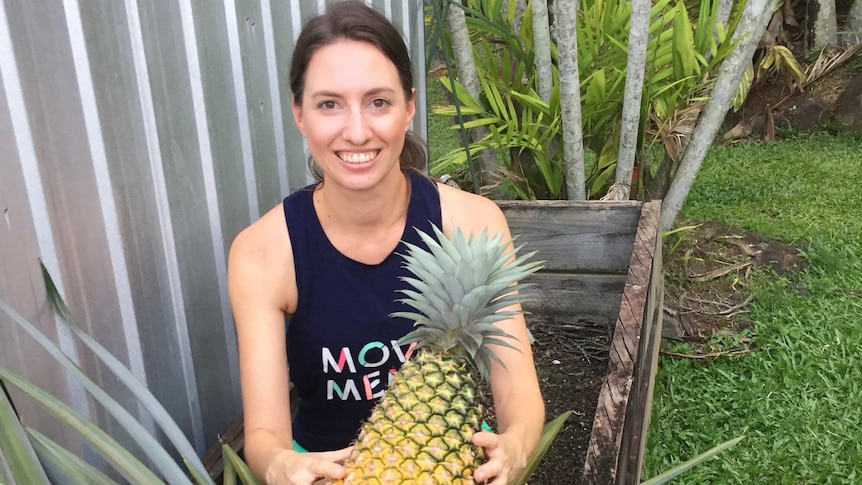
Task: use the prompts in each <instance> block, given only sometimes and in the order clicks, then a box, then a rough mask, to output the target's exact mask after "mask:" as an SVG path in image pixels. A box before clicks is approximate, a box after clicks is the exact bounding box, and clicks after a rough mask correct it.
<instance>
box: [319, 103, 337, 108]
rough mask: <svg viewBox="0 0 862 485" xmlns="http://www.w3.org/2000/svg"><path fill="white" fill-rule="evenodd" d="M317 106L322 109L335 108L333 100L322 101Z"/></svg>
mask: <svg viewBox="0 0 862 485" xmlns="http://www.w3.org/2000/svg"><path fill="white" fill-rule="evenodd" d="M319 106H320V107H321V108H323V109H335V101H324V102H322V103H320V105H319Z"/></svg>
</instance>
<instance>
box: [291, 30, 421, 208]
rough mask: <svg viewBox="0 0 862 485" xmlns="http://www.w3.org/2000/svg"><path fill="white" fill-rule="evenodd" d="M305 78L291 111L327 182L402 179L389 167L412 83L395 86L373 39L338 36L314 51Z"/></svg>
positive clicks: (355, 184)
mask: <svg viewBox="0 0 862 485" xmlns="http://www.w3.org/2000/svg"><path fill="white" fill-rule="evenodd" d="M305 83H306V85H307V86H309V88H306V89H304V90H303V94H302V98H301V99H297V98H294V101H293V116H294V119H295V120H296V125H297V126H298V127H299V130H300V132H301V133H302V135H303V136H304V137H305V139H306V140H308V146H309V149H310V151H311V157H312V159H313V160H314V162H315V163H316V164H317V165H318V166H319V167H320V169H321V170H322V171H323V172H324V173H326V175H327V177H326V183H334V184H340V185H343V186H345V187H348V188H351V189H354V190H361V189H367V188H372V187H375V186H377V185H378V184H379V183H380V182H381V180H382V179H383V178H385V177H390V178H394V179H398V180H399V181H401V182H404V180H405V179H404V177H403V176H401V175H400V173H399V171H396V170H392V167H393V166H398V165H399V160H400V155H401V151H402V148H403V147H404V139H405V133H406V132H407V130H408V129H409V128H410V123H411V122H412V121H413V115H414V114H415V113H416V105H415V104H414V93H413V90H412V88H411V90H410V91H407V92H406V93H405V92H404V91H402V90H401V89H400V88H399V77H398V71H397V70H396V69H395V65H394V64H393V63H391V62H387V59H386V56H384V55H383V53H382V52H381V51H380V50H379V49H378V48H377V47H375V46H374V45H372V44H369V43H367V42H361V41H354V40H343V41H338V42H336V43H333V44H330V45H327V46H325V47H321V48H320V49H319V50H318V51H317V53H316V55H315V56H314V57H313V58H312V59H311V60H310V62H309V64H308V66H307V68H306V72H305ZM393 182H394V180H393ZM402 192H403V190H402Z"/></svg>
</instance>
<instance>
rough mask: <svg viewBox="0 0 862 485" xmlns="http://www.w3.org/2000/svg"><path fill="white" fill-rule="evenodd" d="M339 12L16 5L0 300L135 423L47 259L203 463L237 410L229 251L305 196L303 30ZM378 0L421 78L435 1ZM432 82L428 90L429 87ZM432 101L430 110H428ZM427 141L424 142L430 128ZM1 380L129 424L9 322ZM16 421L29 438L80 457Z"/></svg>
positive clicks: (213, 1) (75, 303)
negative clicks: (300, 110)
mask: <svg viewBox="0 0 862 485" xmlns="http://www.w3.org/2000/svg"><path fill="white" fill-rule="evenodd" d="M326 3H329V2H328V1H324V0H0V85H2V88H0V211H2V216H0V299H2V300H4V301H6V302H8V303H9V304H11V305H12V306H13V307H15V308H16V309H17V311H19V312H20V313H22V314H23V315H24V316H25V317H26V318H28V319H29V320H30V321H32V322H34V323H36V324H37V325H38V326H39V327H40V329H41V330H42V331H44V332H45V333H46V334H47V335H49V336H50V337H51V338H52V339H53V340H54V341H55V342H57V343H59V345H60V346H61V347H62V348H63V349H64V350H66V351H67V352H70V353H72V355H76V356H77V357H76V358H77V359H78V361H79V363H80V365H81V366H82V367H83V369H84V371H85V372H86V373H87V374H89V375H91V376H94V377H95V380H96V381H97V383H99V384H100V385H101V386H103V387H104V388H105V389H106V390H107V391H109V393H111V394H112V395H114V396H116V397H119V399H120V401H121V402H123V403H125V404H128V405H129V406H130V407H131V409H136V405H135V404H134V402H133V400H132V399H131V397H130V396H128V395H126V394H125V393H123V392H122V389H120V386H118V385H117V383H116V381H115V379H114V378H113V376H112V375H110V374H109V373H108V372H107V371H105V370H104V369H103V368H102V367H101V366H100V365H98V364H97V363H96V362H95V361H94V359H93V358H92V357H91V356H90V355H89V353H88V352H86V351H85V349H84V347H82V346H79V345H78V344H76V342H75V341H74V340H73V339H72V337H71V335H70V334H69V333H68V332H67V331H63V330H62V327H60V326H59V325H58V323H59V322H57V321H56V320H55V317H54V316H53V314H52V312H51V310H50V308H49V307H48V305H47V303H46V300H45V292H44V288H43V284H42V277H41V274H40V272H39V265H38V260H39V259H40V258H41V260H42V261H44V263H45V265H46V266H47V268H48V269H49V271H50V272H51V273H52V274H53V276H54V279H55V280H56V282H57V283H58V286H59V288H60V290H61V292H62V294H63V295H64V296H65V298H66V300H67V303H68V304H69V307H70V309H71V311H72V313H73V315H75V316H76V317H77V318H78V319H79V322H80V323H81V324H82V325H83V326H84V327H85V329H86V330H87V331H88V332H89V333H90V334H91V335H92V336H94V337H95V338H96V339H97V340H98V341H99V342H101V343H102V344H103V345H104V346H106V347H107V348H108V349H109V350H110V351H111V352H112V353H113V354H114V355H115V356H117V357H119V358H120V359H121V360H122V361H124V362H125V363H126V364H127V365H128V366H129V367H130V368H131V369H132V370H133V372H134V373H135V374H136V375H137V376H138V377H139V378H140V379H141V380H142V381H144V382H146V383H147V384H148V386H149V388H150V389H151V390H152V391H153V393H154V394H155V395H156V396H157V397H158V398H159V400H160V401H161V402H162V403H163V404H164V405H165V407H166V408H167V409H168V411H169V412H170V413H171V415H172V416H174V418H175V419H176V420H177V422H178V423H179V424H180V426H181V427H182V428H183V430H184V431H185V432H186V434H187V435H188V436H189V437H190V439H191V441H192V443H193V444H194V445H195V447H196V448H197V450H198V451H199V452H203V451H204V450H205V449H206V448H207V447H208V446H209V445H210V444H212V443H213V442H214V440H215V438H216V436H217V434H218V433H219V432H222V431H224V430H225V429H226V428H227V427H228V425H229V424H230V423H231V421H232V420H234V419H235V418H236V417H237V416H239V414H240V412H241V403H240V398H239V382H238V369H237V353H236V339H235V335H234V329H233V320H232V315H231V312H230V306H229V302H228V299H227V291H226V254H227V250H228V248H229V247H230V242H231V241H232V240H233V238H234V236H235V235H236V234H237V233H238V232H239V231H240V230H241V229H242V228H244V227H245V226H247V225H248V224H250V223H251V222H252V221H253V220H255V219H257V218H258V217H259V216H260V215H261V214H262V213H263V212H265V211H266V210H268V209H270V208H272V207H273V206H274V205H275V204H277V203H278V202H279V201H280V199H281V198H282V197H283V196H285V195H287V194H288V193H289V192H290V191H292V190H295V189H297V188H299V187H302V186H304V185H305V184H306V183H308V181H309V180H308V178H307V175H306V170H305V165H304V153H305V146H304V143H303V141H302V138H301V136H300V135H299V133H298V131H297V130H296V128H295V127H294V125H293V120H292V116H291V112H290V92H289V89H288V87H287V86H288V81H287V78H288V66H289V61H290V56H291V51H292V47H293V44H294V40H295V38H296V36H297V35H298V32H299V29H300V28H301V26H302V24H303V23H304V21H305V20H307V19H308V18H309V17H311V16H313V15H314V14H316V13H318V12H320V11H322V9H323V8H324V6H325V4H326ZM366 3H368V4H373V5H374V6H376V7H377V8H379V9H380V10H382V11H383V12H384V13H386V15H387V16H389V17H390V18H391V19H393V21H394V22H395V23H396V24H397V25H399V27H400V28H401V29H402V32H403V33H404V34H405V37H406V39H407V40H408V44H409V45H410V47H411V51H412V53H413V61H414V69H415V72H416V73H423V72H424V42H423V22H422V20H423V16H422V2H421V0H409V1H406V0H405V1H400V0H374V1H366ZM416 82H417V83H418V85H417V86H416V87H417V92H419V93H424V90H425V86H424V76H422V75H417V76H416ZM417 104H418V106H417V109H418V112H419V113H425V111H426V109H425V99H424V95H420V96H419V97H418V99H417ZM414 130H415V131H417V132H418V133H420V134H423V135H424V133H425V131H426V126H425V120H424V119H423V117H421V116H418V117H417V118H416V125H415V126H414ZM0 364H2V365H6V366H8V367H10V368H12V369H13V370H15V371H17V372H20V373H23V374H24V375H25V376H26V377H27V378H29V379H31V380H32V381H34V382H36V383H37V384H39V385H40V386H42V387H44V388H46V389H48V390H49V391H51V392H52V393H53V394H55V395H56V396H58V397H60V398H62V399H63V400H64V401H66V402H68V403H70V404H72V405H73V406H74V407H75V408H77V409H78V410H79V411H81V412H83V413H85V414H88V415H89V416H90V417H91V418H93V419H96V420H98V422H99V423H101V425H102V426H103V427H105V428H107V429H108V430H109V431H110V430H111V428H112V427H113V424H112V422H111V420H110V419H107V418H106V416H105V415H103V412H102V411H101V410H100V409H98V408H97V407H96V406H94V405H92V404H91V403H90V402H89V400H88V398H87V396H86V394H85V393H84V391H83V390H82V388H81V387H80V386H78V385H76V384H75V382H74V381H72V380H70V379H69V378H67V377H66V376H65V374H64V373H63V372H61V371H60V367H58V365H56V363H54V362H53V361H52V360H51V358H50V357H49V356H48V355H47V354H46V353H45V352H44V351H42V350H41V348H40V347H38V345H37V344H36V343H35V342H34V341H33V340H32V339H31V338H29V336H28V335H26V334H24V333H22V332H20V331H18V330H17V329H16V328H15V326H14V324H13V323H12V321H11V319H10V318H9V317H8V316H7V315H6V314H5V313H2V312H0ZM14 396H17V394H14V393H13V397H14ZM19 407H20V409H19V410H20V411H21V412H22V417H23V418H24V419H25V420H26V421H27V423H28V424H30V425H31V426H34V427H36V428H37V429H40V430H42V431H43V432H45V433H46V434H48V435H49V436H50V437H51V438H54V439H56V440H59V441H60V442H61V443H62V444H65V445H67V446H70V447H71V448H72V449H76V448H77V447H79V446H80V444H79V443H78V441H77V438H76V437H75V436H73V435H72V434H71V433H70V432H67V431H65V430H64V429H62V427H60V426H57V425H55V423H53V422H52V420H51V418H50V417H48V416H47V415H46V414H44V413H42V412H40V411H39V410H38V409H36V408H34V407H33V406H19ZM138 414H139V415H140V416H142V419H143V420H144V421H145V422H146V420H147V419H148V418H147V417H146V413H145V412H143V411H142V410H140V409H138ZM147 425H148V426H150V427H152V424H151V423H147ZM124 441H125V440H124ZM85 452H86V451H85Z"/></svg>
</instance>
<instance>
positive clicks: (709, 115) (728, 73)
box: [661, 0, 774, 231]
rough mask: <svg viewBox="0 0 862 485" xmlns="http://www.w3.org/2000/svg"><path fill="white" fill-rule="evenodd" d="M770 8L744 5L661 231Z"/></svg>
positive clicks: (754, 2) (756, 0) (752, 0)
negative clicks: (731, 47)
mask: <svg viewBox="0 0 862 485" xmlns="http://www.w3.org/2000/svg"><path fill="white" fill-rule="evenodd" d="M773 6H774V0H749V1H748V3H747V4H746V5H745V10H744V11H743V13H742V20H741V21H740V23H739V27H738V28H737V31H736V33H735V35H734V37H735V38H736V39H738V42H739V44H738V45H737V48H736V49H734V51H733V52H731V53H730V54H729V55H728V56H727V58H725V60H724V62H722V63H721V68H720V69H719V71H718V77H717V78H716V81H715V86H714V87H713V88H712V91H711V92H710V93H709V100H708V101H707V102H706V105H705V106H704V108H703V111H702V112H701V114H700V117H699V119H698V120H697V126H695V129H694V133H693V134H692V137H691V142H690V143H689V145H688V147H687V148H686V150H685V153H683V156H682V160H681V161H680V166H679V168H678V169H677V172H676V175H675V176H674V178H673V182H672V183H671V186H670V189H669V190H668V193H667V196H666V197H665V199H664V202H663V203H662V210H661V230H663V231H667V230H670V229H671V227H673V221H674V219H675V218H676V216H677V214H679V211H680V210H681V209H682V205H683V203H684V202H685V199H686V197H687V196H688V192H689V190H691V186H692V184H693V183H694V179H695V177H696V176H697V172H698V170H700V166H701V164H702V163H703V159H704V157H706V152H707V150H709V147H710V145H711V144H712V141H713V140H714V139H715V135H716V133H718V129H719V127H720V126H721V122H722V120H723V119H724V115H725V114H726V113H727V110H728V109H729V108H730V104H731V102H732V101H733V96H734V94H736V90H737V88H738V87H739V81H740V79H742V75H743V73H744V72H745V68H746V67H747V66H748V65H749V64H751V56H752V55H753V54H754V50H755V48H756V47H757V44H758V42H759V41H760V39H761V37H763V33H764V32H765V31H766V25H767V24H768V23H769V19H770V18H772V10H773Z"/></svg>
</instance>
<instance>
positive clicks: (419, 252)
mask: <svg viewBox="0 0 862 485" xmlns="http://www.w3.org/2000/svg"><path fill="white" fill-rule="evenodd" d="M433 230H434V234H435V235H436V238H435V237H432V236H431V235H429V234H427V233H425V232H422V231H420V230H418V229H417V232H418V233H419V236H420V237H421V238H422V241H424V242H425V244H426V245H427V246H428V250H425V249H423V248H421V247H419V246H416V245H414V244H409V243H405V244H406V246H407V254H404V255H402V256H403V257H404V260H405V265H404V266H405V267H406V268H407V269H408V270H409V271H410V272H412V273H413V274H414V275H415V277H403V278H401V279H402V280H403V281H404V282H406V283H408V284H409V285H410V286H412V287H413V288H412V289H403V290H398V291H399V292H400V293H403V294H404V295H406V296H407V298H403V299H399V300H396V301H399V302H402V303H404V304H406V305H408V306H411V307H413V308H414V309H415V310H417V312H396V313H393V314H392V315H391V316H393V317H404V318H408V319H410V320H413V321H414V322H415V323H414V325H413V326H414V327H416V328H415V330H413V331H412V332H410V333H408V334H407V335H405V336H404V337H403V338H401V340H399V342H398V343H399V345H405V344H408V343H412V342H416V343H417V347H418V348H422V347H425V348H427V349H428V350H430V351H432V352H440V353H449V354H452V355H453V356H454V357H461V358H465V359H466V360H467V361H468V362H470V363H472V364H473V365H474V366H475V367H476V369H477V370H478V371H479V373H480V374H481V375H482V376H483V377H486V378H487V376H488V372H489V370H490V367H491V359H494V360H495V361H497V362H498V363H499V364H500V365H501V366H503V367H504V368H505V365H503V362H502V361H501V360H500V359H499V358H498V357H497V356H496V355H495V354H494V352H493V351H492V350H491V349H489V348H488V346H489V345H500V346H503V347H508V348H515V347H514V346H513V345H511V344H510V343H509V342H507V339H511V338H514V337H513V336H512V335H509V334H508V333H506V332H504V331H503V330H501V329H500V328H499V327H497V326H496V325H495V323H497V322H500V321H503V320H508V319H509V318H511V317H513V316H515V315H518V314H521V313H525V312H524V311H523V310H504V309H505V308H507V307H510V306H512V305H514V304H517V303H521V302H522V301H524V300H526V298H525V297H524V296H523V295H521V294H520V293H518V291H519V290H522V289H524V288H527V287H530V286H534V285H532V284H527V283H518V281H520V280H521V279H523V278H525V277H526V276H529V275H530V274H532V273H535V272H536V271H538V270H539V269H541V268H542V261H528V259H529V258H530V257H532V256H533V255H534V254H535V251H533V252H531V253H528V254H525V255H522V256H517V252H518V251H519V250H520V249H521V247H522V246H519V247H517V248H515V249H514V250H511V251H510V250H508V247H509V244H508V243H509V241H505V243H504V241H503V233H500V234H497V235H495V236H489V234H488V232H487V230H483V231H482V232H481V233H480V234H479V235H473V236H471V237H469V238H468V237H467V236H466V235H465V234H464V233H463V232H462V231H461V230H460V229H457V228H456V229H455V233H454V235H453V237H452V239H451V240H450V239H448V238H447V237H446V236H445V235H444V234H443V231H441V230H440V229H438V228H437V227H436V226H433Z"/></svg>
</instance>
